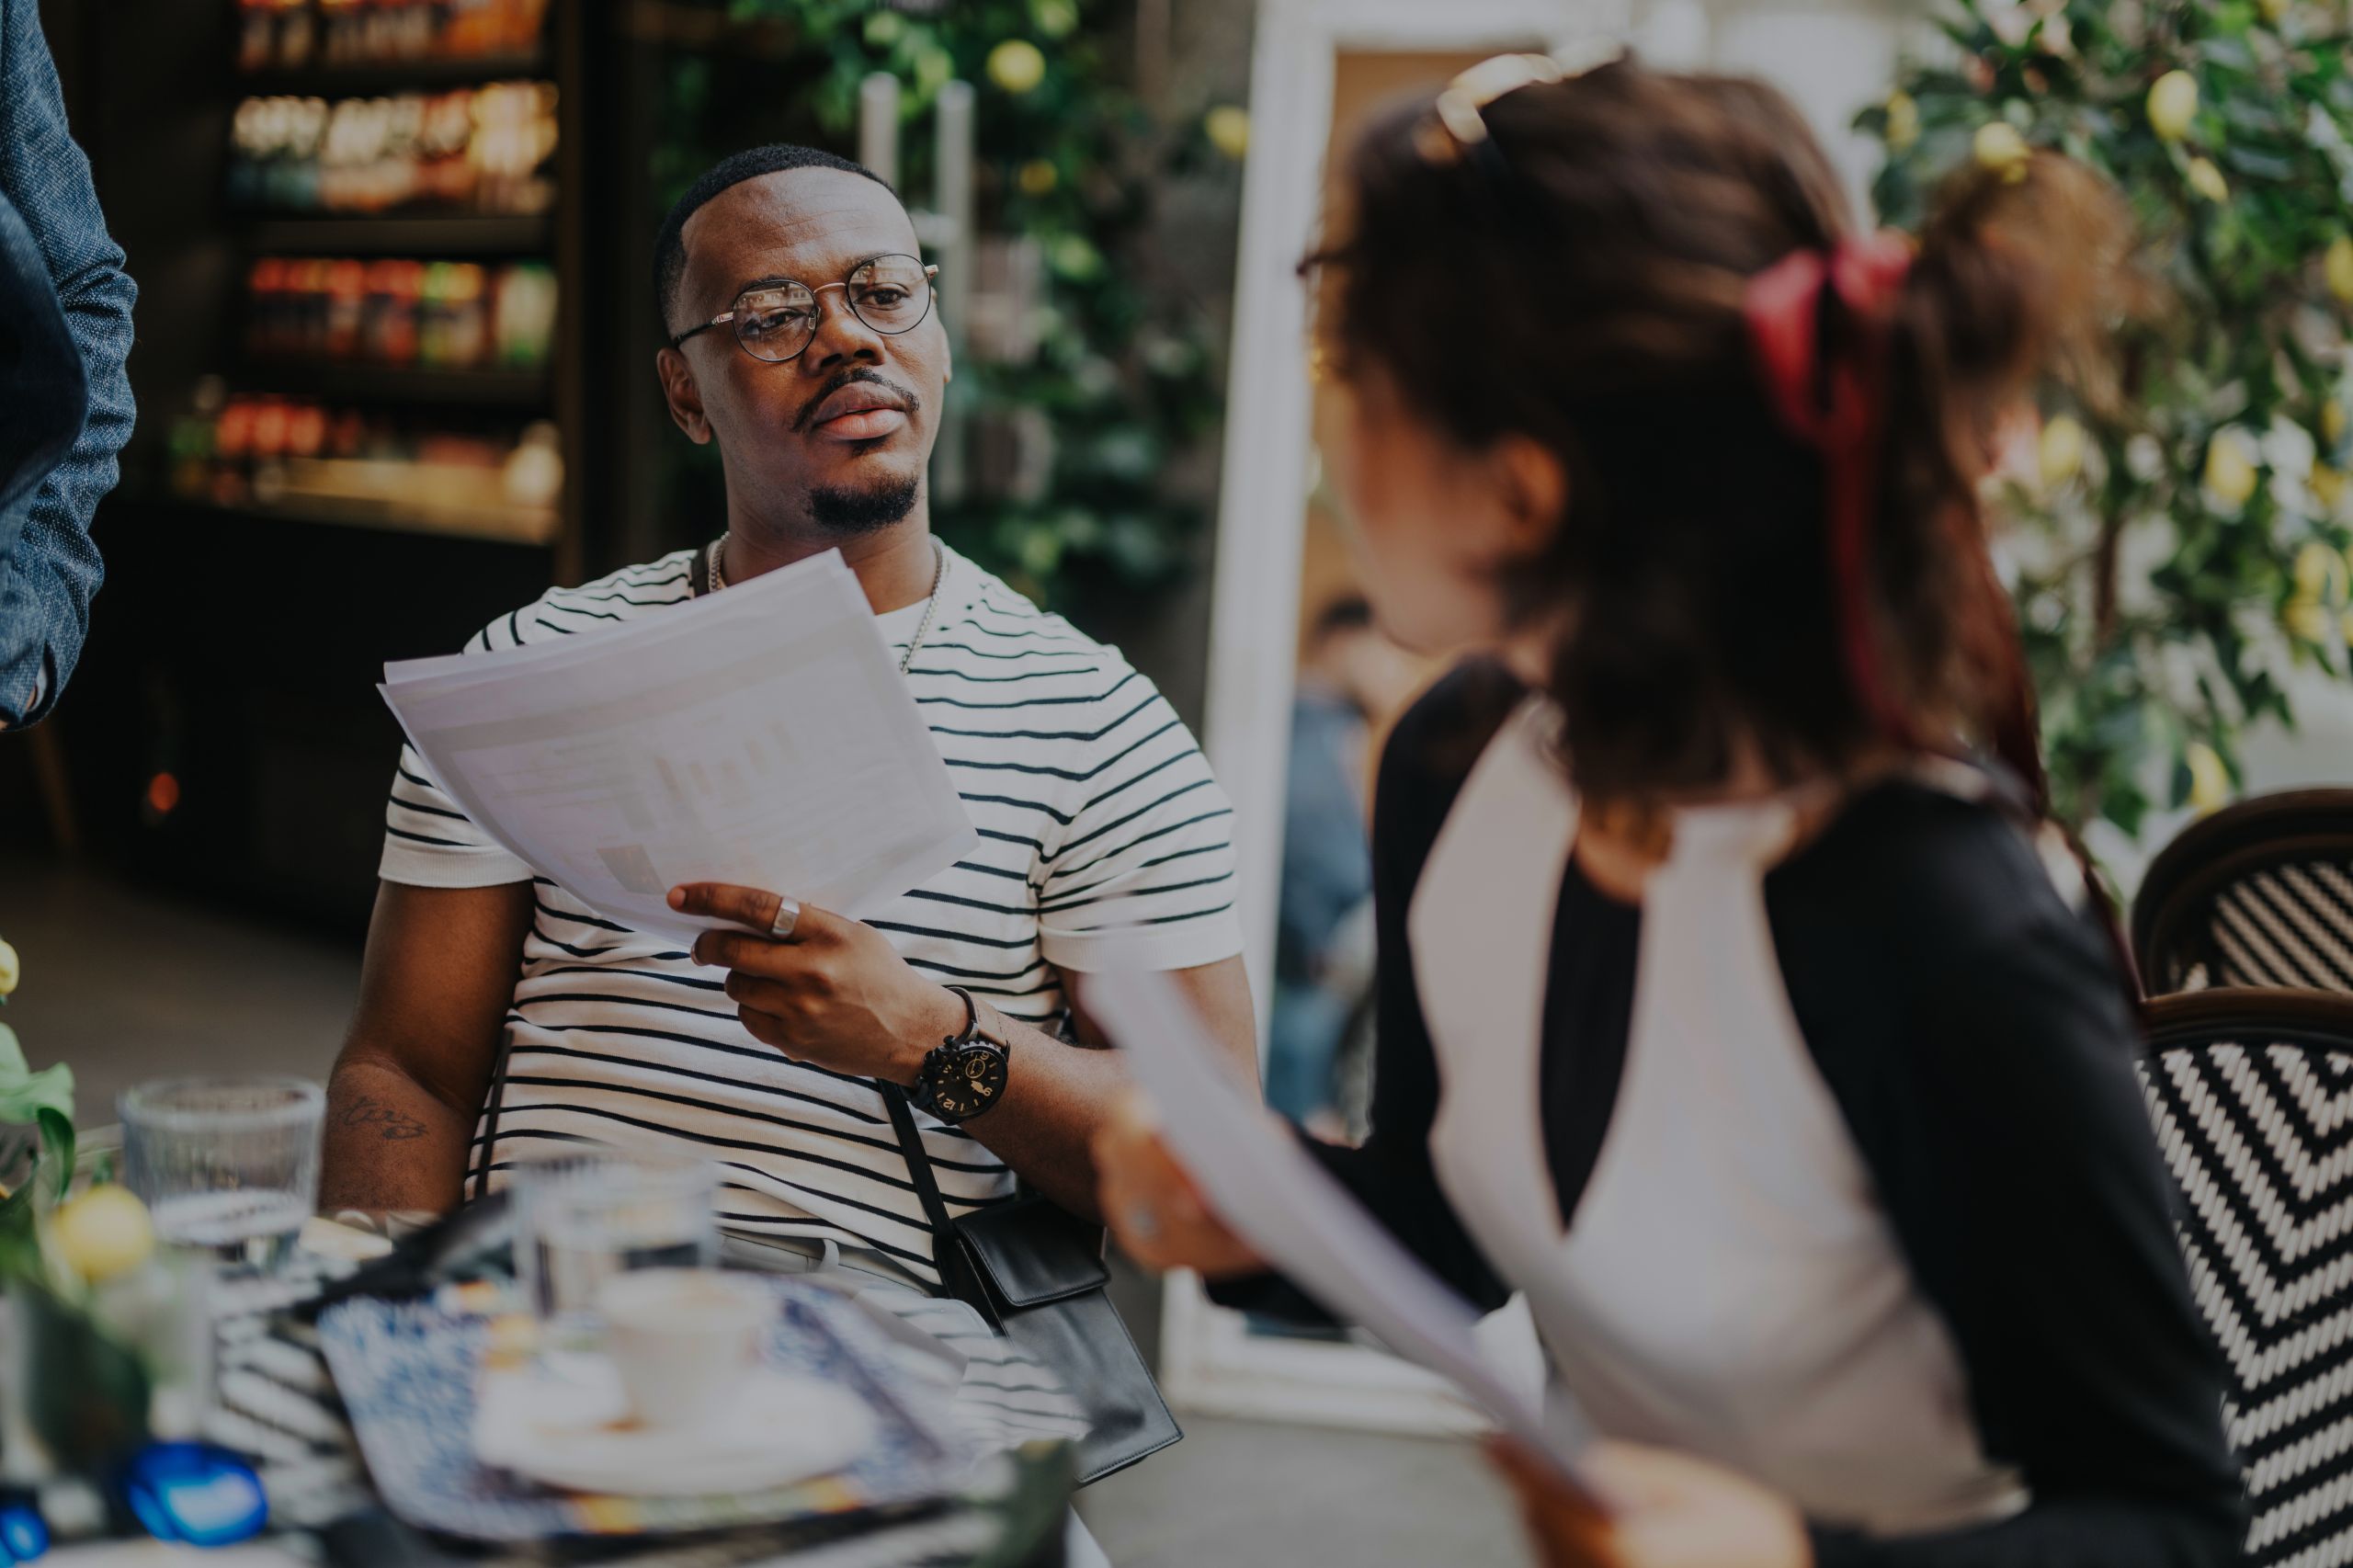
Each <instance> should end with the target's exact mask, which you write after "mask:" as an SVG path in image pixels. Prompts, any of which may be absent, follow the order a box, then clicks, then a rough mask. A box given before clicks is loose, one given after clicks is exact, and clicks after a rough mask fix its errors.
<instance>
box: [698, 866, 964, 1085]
mask: <svg viewBox="0 0 2353 1568" xmlns="http://www.w3.org/2000/svg"><path fill="white" fill-rule="evenodd" d="M783 903H784V901H783V900H782V899H781V898H780V897H779V895H777V894H776V893H772V892H762V891H761V890H759V889H757V888H745V887H733V886H730V885H728V884H726V883H723V882H693V883H689V884H688V885H687V886H685V887H679V888H673V889H672V890H671V891H670V904H671V907H672V908H674V909H676V910H678V911H680V912H682V913H684V914H688V915H701V916H704V917H707V918H710V919H713V920H724V921H730V922H733V924H734V925H737V926H744V927H745V930H744V931H730V930H717V931H706V932H704V933H703V934H702V935H701V936H699V937H696V938H695V944H694V958H695V961H696V962H697V963H702V964H714V965H718V966H720V967H722V968H724V969H726V970H727V971H730V972H729V973H728V976H727V981H726V988H727V998H728V1000H729V1001H731V1002H733V1003H734V1004H735V1005H736V1011H737V1016H738V1017H741V1018H742V1019H743V1022H744V1028H745V1029H746V1030H747V1031H748V1032H749V1033H750V1034H751V1036H752V1038H753V1039H754V1040H758V1041H760V1042H761V1043H762V1044H764V1045H772V1046H774V1047H776V1048H777V1049H778V1050H779V1051H783V1052H784V1053H785V1054H786V1055H787V1056H789V1057H790V1058H792V1059H793V1060H794V1061H796V1062H811V1063H813V1064H814V1065H816V1066H819V1067H823V1068H824V1069H825V1070H826V1071H827V1072H829V1073H840V1074H846V1075H847V1076H850V1077H854V1078H880V1079H881V1080H883V1081H885V1082H887V1083H892V1084H905V1083H911V1082H913V1081H914V1079H915V1074H916V1072H917V1070H919V1069H920V1068H921V1067H922V1066H923V1060H924V1056H925V1054H926V1051H929V1050H930V1048H931V1047H932V1046H935V1045H937V1044H938V1043H939V1041H940V1040H942V1039H944V1038H945V1037H947V1036H949V1035H952V1034H955V1033H956V1032H957V1031H958V1030H959V1029H961V1028H962V1027H963V1023H964V1006H963V1004H962V1003H961V1002H959V1001H958V1000H957V999H956V998H955V996H954V995H952V994H949V991H948V990H947V989H946V988H945V987H943V986H940V985H938V984H935V983H933V982H931V981H928V980H926V979H925V978H924V977H923V976H922V975H921V974H918V973H917V972H916V971H915V969H914V968H913V967H912V966H911V965H909V964H908V962H907V960H904V959H903V958H901V957H900V956H899V951H898V949H896V948H893V947H892V946H891V943H890V940H889V938H887V937H884V936H883V935H882V933H881V932H880V931H877V930H876V929H874V927H873V926H869V925H866V924H864V923H863V922H861V921H857V920H846V919H844V918H843V917H842V916H840V915H835V914H833V913H832V912H830V911H828V910H824V909H819V908H817V907H816V906H815V905H813V904H807V903H804V904H801V906H800V911H799V914H798V915H796V916H795V917H794V918H793V920H792V921H791V923H790V935H789V936H784V937H778V936H776V935H773V933H774V932H775V930H776V929H777V927H778V925H779V910H780V909H781V908H782V906H783ZM754 933H756V934H754Z"/></svg>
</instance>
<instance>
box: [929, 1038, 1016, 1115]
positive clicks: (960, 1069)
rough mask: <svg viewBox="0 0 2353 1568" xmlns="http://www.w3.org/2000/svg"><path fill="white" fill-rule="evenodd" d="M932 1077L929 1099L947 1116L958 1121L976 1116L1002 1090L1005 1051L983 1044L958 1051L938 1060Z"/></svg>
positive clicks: (1003, 1087)
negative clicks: (991, 1048) (936, 1071)
mask: <svg viewBox="0 0 2353 1568" xmlns="http://www.w3.org/2000/svg"><path fill="white" fill-rule="evenodd" d="M941 1067H942V1069H943V1070H942V1071H940V1072H938V1073H937V1074H935V1075H934V1076H933V1078H932V1080H931V1101H932V1104H933V1105H935V1106H937V1107H938V1108H939V1110H940V1111H941V1112H942V1113H943V1114H945V1115H948V1116H951V1117H954V1118H956V1119H958V1120H961V1119H964V1118H965V1117H968V1116H977V1115H979V1114H980V1113H981V1112H982V1111H984V1110H986V1109H988V1108H989V1107H991V1106H993V1105H995V1103H996V1097H997V1096H999V1095H1000V1094H1003V1093H1004V1092H1005V1077H1006V1074H1005V1054H1004V1053H1003V1052H1002V1051H991V1050H989V1049H987V1048H986V1047H985V1046H974V1047H972V1048H971V1049H969V1050H965V1051H956V1052H955V1053H953V1054H952V1055H950V1056H949V1058H948V1060H947V1061H946V1062H943V1063H941Z"/></svg>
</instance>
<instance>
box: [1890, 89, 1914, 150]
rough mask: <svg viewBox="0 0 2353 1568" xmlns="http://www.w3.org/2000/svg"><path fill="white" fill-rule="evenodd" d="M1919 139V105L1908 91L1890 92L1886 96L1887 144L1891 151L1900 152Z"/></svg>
mask: <svg viewBox="0 0 2353 1568" xmlns="http://www.w3.org/2000/svg"><path fill="white" fill-rule="evenodd" d="M1918 140H1920V106H1919V104H1918V103H1917V102H1915V100H1914V99H1913V97H1912V95H1911V94H1909V93H1891V94H1889V95H1888V98H1887V145H1888V147H1889V149H1890V150H1891V151H1893V152H1897V153H1902V152H1904V151H1906V150H1908V149H1909V148H1910V147H1911V145H1912V144H1913V143H1914V142H1917V141H1918Z"/></svg>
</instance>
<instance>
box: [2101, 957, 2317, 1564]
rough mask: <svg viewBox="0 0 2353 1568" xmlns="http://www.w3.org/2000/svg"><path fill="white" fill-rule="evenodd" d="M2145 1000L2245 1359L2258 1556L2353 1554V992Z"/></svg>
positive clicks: (2237, 1381)
mask: <svg viewBox="0 0 2353 1568" xmlns="http://www.w3.org/2000/svg"><path fill="white" fill-rule="evenodd" d="M2148 1013H2149V1044H2148V1047H2147V1050H2146V1053H2145V1054H2144V1055H2143V1059H2142V1062H2141V1064H2140V1066H2141V1086H2142V1089H2143V1093H2145V1094H2146V1096H2148V1102H2149V1112H2150V1116H2151V1118H2152V1119H2153V1120H2154V1122H2155V1124H2156V1131H2157V1143H2158V1146H2159V1147H2160V1148H2161V1149H2162V1150H2163V1151H2164V1153H2165V1164H2166V1165H2167V1167H2168V1168H2169V1169H2170V1170H2171V1171H2172V1173H2173V1177H2174V1181H2175V1184H2176V1186H2177V1189H2178V1192H2179V1196H2180V1199H2181V1205H2180V1211H2179V1213H2178V1215H2177V1224H2178V1228H2179V1232H2180V1237H2181V1246H2182V1252H2183V1255H2184V1256H2185V1257H2186V1258H2187V1259H2188V1265H2189V1280H2190V1286H2191V1289H2192V1290H2193V1291H2194V1292H2195V1294H2196V1296H2197V1299H2198V1306H2199V1310H2200V1312H2203V1313H2204V1314H2205V1317H2206V1321H2207V1324H2209V1326H2210V1327H2211V1329H2212V1330H2213V1333H2214V1337H2215V1339H2216V1341H2217V1343H2218V1344H2219V1345H2220V1346H2221V1347H2222V1354H2223V1356H2224V1358H2226V1359H2227V1361H2228V1362H2229V1365H2230V1373H2231V1391H2232V1392H2231V1395H2230V1397H2229V1399H2228V1400H2227V1402H2226V1403H2225V1405H2224V1409H2223V1418H2224V1421H2225V1422H2226V1424H2227V1426H2228V1427H2229V1431H2230V1437H2231V1441H2232V1442H2233V1444H2234V1445H2235V1446H2236V1448H2237V1449H2238V1452H2239V1458H2240V1461H2241V1462H2242V1464H2244V1465H2245V1471H2246V1479H2247V1495H2248V1501H2249V1505H2250V1512H2251V1517H2252V1518H2253V1524H2252V1527H2251V1528H2250V1529H2249V1531H2248V1535H2247V1542H2246V1561H2247V1562H2250V1563H2254V1564H2260V1565H2266V1568H2269V1565H2279V1568H2334V1565H2336V1564H2344V1563H2353V999H2347V998H2342V997H2337V996H2332V995H2325V994H2315V993H2309V992H2302V993H2299V992H2279V991H2261V992H2250V991H2208V992H2203V993H2200V994H2194V995H2183V996H2167V997H2161V998H2159V999H2157V1000H2156V1001H2154V1002H2153V1003H2151V1004H2150V1006H2149V1009H2148Z"/></svg>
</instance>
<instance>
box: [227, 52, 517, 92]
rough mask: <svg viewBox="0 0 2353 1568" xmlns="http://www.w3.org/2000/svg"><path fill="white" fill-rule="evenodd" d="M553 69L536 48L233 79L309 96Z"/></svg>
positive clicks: (415, 88) (244, 85) (245, 86)
mask: <svg viewBox="0 0 2353 1568" xmlns="http://www.w3.org/2000/svg"><path fill="white" fill-rule="evenodd" d="M552 70H553V66H552V64H551V62H550V61H549V59H548V56H547V53H546V51H543V50H531V51H526V52H524V53H520V54H480V55H444V56H428V57H427V58H426V59H423V60H388V61H384V62H381V63H379V62H369V63H367V64H362V65H307V66H303V67H301V68H300V69H291V70H290V69H285V68H278V67H273V68H268V69H265V70H260V71H240V72H237V73H235V74H233V76H232V78H231V80H233V82H235V83H236V85H237V88H238V90H239V91H240V92H242V93H244V94H247V95H251V96H254V97H270V96H275V95H278V94H281V93H286V94H293V95H296V96H298V97H306V98H310V97H316V98H347V97H376V96H378V95H380V94H385V93H404V92H420V91H424V90H426V89H429V88H435V87H461V86H465V85H469V84H471V83H475V82H504V81H510V80H514V79H516V78H518V77H522V78H530V79H533V80H540V79H543V78H545V77H546V76H548V75H549V74H551V72H552Z"/></svg>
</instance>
